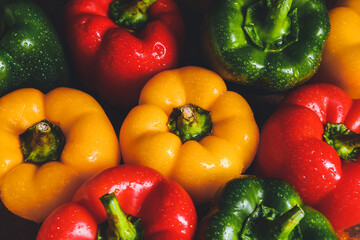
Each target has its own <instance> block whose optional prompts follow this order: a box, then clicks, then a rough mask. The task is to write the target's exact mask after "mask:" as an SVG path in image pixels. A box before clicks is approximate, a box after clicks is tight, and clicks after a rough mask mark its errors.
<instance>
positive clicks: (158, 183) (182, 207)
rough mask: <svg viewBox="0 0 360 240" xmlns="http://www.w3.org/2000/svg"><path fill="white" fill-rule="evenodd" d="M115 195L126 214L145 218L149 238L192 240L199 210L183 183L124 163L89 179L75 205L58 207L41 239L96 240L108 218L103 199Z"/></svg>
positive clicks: (158, 239)
mask: <svg viewBox="0 0 360 240" xmlns="http://www.w3.org/2000/svg"><path fill="white" fill-rule="evenodd" d="M112 192H113V193H115V195H116V198H117V199H118V201H119V204H120V206H121V207H122V209H123V210H124V212H126V213H128V214H131V215H133V216H136V217H140V218H141V221H142V226H143V227H144V239H145V240H165V239H166V240H170V239H178V240H190V239H192V238H193V236H194V233H195V229H196V221H197V216H196V210H195V207H194V204H193V202H192V200H191V198H190V197H189V195H188V194H187V193H186V192H185V190H184V189H183V188H182V187H181V186H180V185H179V184H177V183H176V182H174V181H172V180H169V179H166V178H164V177H163V176H162V175H161V174H160V173H158V172H157V171H155V170H153V169H150V168H147V167H144V166H135V165H119V166H116V167H112V168H109V169H107V170H105V171H103V172H101V173H99V174H98V175H96V176H95V177H93V178H92V179H89V180H88V181H86V182H85V183H84V184H83V185H82V186H81V187H80V188H79V189H78V191H77V192H76V193H75V195H74V198H73V201H72V202H71V203H66V204H63V205H61V206H60V207H58V208H57V209H55V210H54V211H53V212H52V213H51V214H50V215H49V217H48V218H47V219H46V220H45V222H44V223H43V224H42V226H41V228H40V230H39V233H38V236H37V240H45V239H62V240H66V239H68V240H70V239H71V240H78V239H84V240H85V239H89V240H90V239H91V240H94V239H96V232H97V224H100V223H102V222H104V221H106V219H107V217H106V213H105V210H104V207H103V206H102V204H101V202H100V200H99V198H100V197H101V196H102V195H104V194H106V193H112ZM50 236H51V237H52V238H50Z"/></svg>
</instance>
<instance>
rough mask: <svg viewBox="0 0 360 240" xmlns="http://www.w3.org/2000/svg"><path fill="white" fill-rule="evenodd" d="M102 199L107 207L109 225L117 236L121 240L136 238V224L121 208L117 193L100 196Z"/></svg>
mask: <svg viewBox="0 0 360 240" xmlns="http://www.w3.org/2000/svg"><path fill="white" fill-rule="evenodd" d="M100 201H101V203H102V204H103V206H104V208H105V211H106V214H107V217H108V222H109V226H110V229H111V230H112V231H113V234H114V235H115V238H116V239H121V240H134V239H136V238H137V232H136V229H135V227H134V225H133V224H132V223H131V222H130V221H129V220H128V218H127V216H126V214H125V213H124V211H123V210H122V209H121V207H120V204H119V202H118V200H117V198H116V196H115V194H114V193H111V194H105V195H103V196H102V197H100Z"/></svg>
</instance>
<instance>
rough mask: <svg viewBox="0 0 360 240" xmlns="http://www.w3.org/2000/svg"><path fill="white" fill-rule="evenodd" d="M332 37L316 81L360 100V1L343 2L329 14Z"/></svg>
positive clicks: (327, 44)
mask: <svg viewBox="0 0 360 240" xmlns="http://www.w3.org/2000/svg"><path fill="white" fill-rule="evenodd" d="M329 17H330V25H331V29H330V34H329V37H328V39H327V42H326V44H325V48H324V51H323V61H322V63H321V64H320V68H319V71H318V75H317V77H316V80H318V81H321V82H329V83H332V84H334V85H337V86H339V87H340V88H342V89H343V90H344V91H345V92H347V93H348V94H349V95H350V97H351V98H353V99H357V98H360V81H359V80H360V1H359V0H340V1H338V2H337V5H336V7H335V8H333V9H331V10H330V11H329Z"/></svg>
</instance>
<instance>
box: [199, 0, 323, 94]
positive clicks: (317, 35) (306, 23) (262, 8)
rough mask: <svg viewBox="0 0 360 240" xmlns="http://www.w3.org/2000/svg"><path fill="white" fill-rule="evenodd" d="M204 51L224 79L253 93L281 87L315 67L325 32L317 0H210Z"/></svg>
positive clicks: (305, 76) (311, 72)
mask: <svg viewBox="0 0 360 240" xmlns="http://www.w3.org/2000/svg"><path fill="white" fill-rule="evenodd" d="M204 28H205V33H206V34H205V37H204V42H205V55H207V57H208V58H209V61H210V64H211V66H212V68H213V69H214V70H215V71H216V72H217V73H219V74H220V75H221V76H222V77H223V78H224V79H226V80H230V81H233V82H236V83H239V84H241V86H245V87H248V88H250V89H254V90H256V91H257V92H264V93H273V92H283V91H287V90H289V89H292V88H294V87H295V86H299V85H300V84H303V83H304V82H305V81H307V80H309V79H310V78H311V77H312V76H313V75H314V74H315V72H316V70H317V69H318V67H319V64H320V61H321V53H322V50H323V46H324V43H325V41H326V39H327V36H328V34H329V29H330V25H329V17H328V13H327V9H326V7H325V4H324V2H323V1H322V0H315V1H309V0H294V1H292V0H270V1H267V0H261V1H255V0H249V1H245V0H240V1H235V0H225V1H214V3H213V6H212V9H211V10H210V12H209V16H208V18H207V21H206V24H205V27H204Z"/></svg>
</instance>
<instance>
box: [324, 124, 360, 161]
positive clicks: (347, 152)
mask: <svg viewBox="0 0 360 240" xmlns="http://www.w3.org/2000/svg"><path fill="white" fill-rule="evenodd" d="M323 137H324V141H325V142H326V143H328V144H329V145H330V146H332V147H333V148H334V149H335V150H336V152H337V154H338V155H339V156H340V158H341V159H343V160H353V161H356V160H357V158H358V157H359V154H360V134H357V133H355V132H353V131H351V130H350V129H348V128H347V127H346V126H345V125H344V124H343V123H338V124H336V123H327V124H326V127H325V129H324V135H323Z"/></svg>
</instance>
